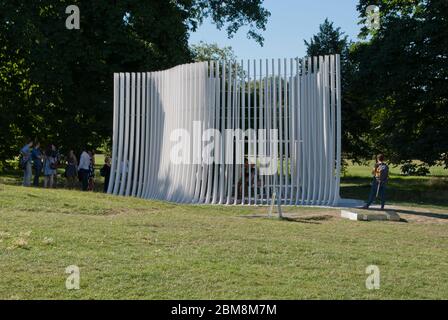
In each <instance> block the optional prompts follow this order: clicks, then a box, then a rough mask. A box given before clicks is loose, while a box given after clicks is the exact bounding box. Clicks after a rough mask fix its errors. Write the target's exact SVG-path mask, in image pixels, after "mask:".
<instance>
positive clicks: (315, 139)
mask: <svg viewBox="0 0 448 320" xmlns="http://www.w3.org/2000/svg"><path fill="white" fill-rule="evenodd" d="M316 62H317V59H316V57H313V58H312V62H311V63H312V65H313V73H312V83H311V88H312V89H311V90H312V91H311V95H312V104H311V107H312V112H311V114H312V118H311V121H312V123H313V126H312V129H313V130H312V133H311V135H312V137H313V143H312V146H313V148H312V162H311V163H312V165H313V170H312V175H313V179H312V183H313V193H312V202H311V204H312V205H315V204H316V200H317V184H318V156H319V154H318V147H317V144H318V136H317V135H318V129H317V126H316V123H317V98H316V94H317V88H316V82H317V80H316V79H317V72H316V64H317V63H316Z"/></svg>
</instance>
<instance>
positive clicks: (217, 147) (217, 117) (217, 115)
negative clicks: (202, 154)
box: [212, 61, 222, 204]
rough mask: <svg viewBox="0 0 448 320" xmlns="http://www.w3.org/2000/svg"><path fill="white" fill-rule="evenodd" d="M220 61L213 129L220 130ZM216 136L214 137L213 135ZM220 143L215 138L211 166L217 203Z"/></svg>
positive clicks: (217, 71)
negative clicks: (213, 158)
mask: <svg viewBox="0 0 448 320" xmlns="http://www.w3.org/2000/svg"><path fill="white" fill-rule="evenodd" d="M219 68H220V63H219V61H217V62H216V75H215V90H216V91H215V129H216V130H217V131H219V132H220V130H219V128H220V122H221V94H222V91H221V75H220V73H219ZM215 138H216V137H215ZM221 143H222V139H221V138H219V140H215V151H214V156H215V163H214V166H213V199H212V203H213V204H217V203H218V201H219V198H218V194H219V189H218V186H219V184H218V180H219V172H220V167H221V165H220V162H221V160H220V159H221Z"/></svg>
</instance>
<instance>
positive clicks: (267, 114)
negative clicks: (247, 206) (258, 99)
mask: <svg viewBox="0 0 448 320" xmlns="http://www.w3.org/2000/svg"><path fill="white" fill-rule="evenodd" d="M265 67H266V69H265V70H266V76H265V86H264V88H265V89H264V91H265V108H264V109H265V129H266V141H265V150H266V155H265V156H266V157H271V149H270V142H269V139H270V134H271V105H272V104H271V93H270V89H271V85H270V82H271V81H270V79H271V75H270V73H269V60H268V59H266V66H265ZM271 178H272V176H271V175H270V174H269V175H266V176H265V183H266V185H265V194H266V204H269V199H271V189H270V188H271V184H272V179H271Z"/></svg>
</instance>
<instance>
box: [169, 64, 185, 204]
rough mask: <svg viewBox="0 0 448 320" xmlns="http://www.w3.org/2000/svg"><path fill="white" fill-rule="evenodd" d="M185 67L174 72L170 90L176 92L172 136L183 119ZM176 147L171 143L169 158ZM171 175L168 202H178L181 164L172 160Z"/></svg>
mask: <svg viewBox="0 0 448 320" xmlns="http://www.w3.org/2000/svg"><path fill="white" fill-rule="evenodd" d="M182 67H183V66H178V67H176V68H175V69H174V70H173V74H172V78H171V79H170V89H171V90H174V91H175V92H176V94H174V95H171V96H172V98H171V100H172V101H171V105H172V108H171V112H172V115H173V119H172V121H171V129H170V133H169V134H170V135H171V132H173V131H174V130H176V129H178V128H179V118H180V117H181V114H182V110H181V109H180V106H179V101H180V97H181V95H182V91H181V90H182V89H181V87H180V79H179V78H180V73H181V69H182ZM173 147H174V143H172V142H171V141H170V150H168V151H167V152H168V153H169V156H170V154H171V150H172V148H173ZM170 168H171V170H170V174H171V177H172V180H171V181H170V189H169V192H168V198H167V200H169V201H172V202H176V201H177V196H178V190H177V189H178V186H179V180H178V179H179V171H180V170H179V164H175V163H174V162H173V161H172V159H171V158H170Z"/></svg>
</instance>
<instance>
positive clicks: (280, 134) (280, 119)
mask: <svg viewBox="0 0 448 320" xmlns="http://www.w3.org/2000/svg"><path fill="white" fill-rule="evenodd" d="M277 81H278V88H277V89H278V96H277V97H278V98H277V103H278V128H279V130H278V137H279V147H280V157H279V166H280V172H279V173H280V179H279V186H278V187H277V197H278V199H279V201H282V200H283V191H284V190H283V179H284V163H283V160H284V159H283V157H284V150H283V98H282V94H283V90H282V63H281V59H278V70H277Z"/></svg>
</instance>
